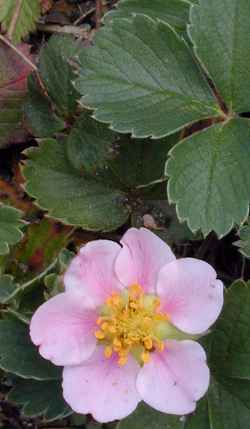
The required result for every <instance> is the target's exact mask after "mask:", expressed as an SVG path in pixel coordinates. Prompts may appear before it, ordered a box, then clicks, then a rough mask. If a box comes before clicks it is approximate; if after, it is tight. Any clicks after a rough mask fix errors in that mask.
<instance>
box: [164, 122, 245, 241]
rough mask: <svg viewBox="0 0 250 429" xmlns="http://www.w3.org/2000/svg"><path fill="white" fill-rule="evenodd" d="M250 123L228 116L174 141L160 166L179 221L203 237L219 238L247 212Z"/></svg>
mask: <svg viewBox="0 0 250 429" xmlns="http://www.w3.org/2000/svg"><path fill="white" fill-rule="evenodd" d="M249 140H250V127H249V124H248V121H247V120H246V119H240V118H239V119H234V120H231V121H229V122H226V123H221V124H217V125H214V126H211V127H210V128H207V129H206V130H203V131H202V132H200V133H196V134H194V135H192V136H191V137H188V138H187V139H185V140H183V141H182V142H180V143H178V144H177V145H176V146H175V147H174V148H173V149H172V150H171V152H170V159H169V160H168V162H167V165H166V174H167V175H168V176H169V182H168V196H169V200H170V201H171V202H174V203H176V204H177V213H178V216H179V219H182V220H184V219H185V220H187V222H188V225H189V227H190V229H191V230H192V231H197V230H199V229H201V231H202V232H203V233H204V235H207V234H208V233H209V232H210V231H212V230H214V231H215V232H216V233H217V234H218V235H219V236H220V237H221V236H223V235H225V234H226V233H227V232H229V231H230V229H231V228H232V227H233V225H234V224H235V223H236V224H241V223H242V222H243V221H244V220H245V219H246V217H247V215H248V210H249V189H250V174H249V163H250V146H249Z"/></svg>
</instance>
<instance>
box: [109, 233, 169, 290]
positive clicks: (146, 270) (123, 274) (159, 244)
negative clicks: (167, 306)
mask: <svg viewBox="0 0 250 429" xmlns="http://www.w3.org/2000/svg"><path fill="white" fill-rule="evenodd" d="M121 243H122V245H123V248H122V250H121V251H120V253H119V255H118V257H117V259H116V263H115V270H116V273H117V276H118V277H119V279H120V281H121V283H122V284H123V285H124V286H130V285H132V284H135V283H137V284H139V285H141V286H142V287H143V288H144V290H145V291H146V292H148V293H154V292H155V287H156V282H157V277H158V273H159V270H160V269H161V268H162V267H163V266H164V265H165V264H168V263H169V262H172V261H174V260H175V256H174V254H173V253H172V251H171V249H170V247H169V246H168V245H167V244H166V243H165V242H164V241H162V240H161V239H160V238H159V237H158V236H157V235H155V234H153V233H152V232H151V231H149V230H148V229H145V228H140V229H135V228H130V229H129V230H128V231H127V232H126V234H125V235H124V236H123V238H122V240H121Z"/></svg>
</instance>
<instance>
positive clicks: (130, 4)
mask: <svg viewBox="0 0 250 429" xmlns="http://www.w3.org/2000/svg"><path fill="white" fill-rule="evenodd" d="M189 8H190V3H189V2H188V1H186V0H154V1H152V0H120V1H119V2H118V3H117V5H116V8H115V9H112V10H111V11H110V12H108V13H107V14H106V15H105V23H107V22H108V21H110V20H113V19H115V18H129V17H131V16H132V15H133V14H138V13H139V14H143V15H147V16H149V17H150V18H154V19H157V18H158V19H160V20H161V21H164V22H166V23H167V24H169V25H171V26H172V27H173V28H174V29H175V30H176V31H181V32H183V31H185V29H186V24H187V22H188V18H189Z"/></svg>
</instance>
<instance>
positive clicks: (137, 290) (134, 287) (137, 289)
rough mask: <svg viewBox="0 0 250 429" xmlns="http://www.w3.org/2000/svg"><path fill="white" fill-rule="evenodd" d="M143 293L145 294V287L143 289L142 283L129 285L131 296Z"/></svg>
mask: <svg viewBox="0 0 250 429" xmlns="http://www.w3.org/2000/svg"><path fill="white" fill-rule="evenodd" d="M142 294H143V289H142V287H141V286H140V285H138V284H134V285H131V286H130V287H129V295H130V296H131V297H134V298H136V297H137V296H140V295H142Z"/></svg>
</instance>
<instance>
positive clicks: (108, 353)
mask: <svg viewBox="0 0 250 429" xmlns="http://www.w3.org/2000/svg"><path fill="white" fill-rule="evenodd" d="M112 354H113V349H112V347H111V346H106V347H105V349H104V356H105V358H107V359H109V358H111V356H112Z"/></svg>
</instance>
